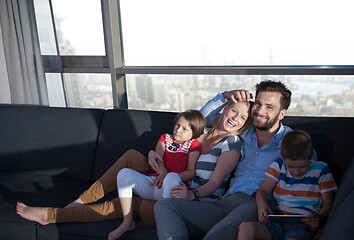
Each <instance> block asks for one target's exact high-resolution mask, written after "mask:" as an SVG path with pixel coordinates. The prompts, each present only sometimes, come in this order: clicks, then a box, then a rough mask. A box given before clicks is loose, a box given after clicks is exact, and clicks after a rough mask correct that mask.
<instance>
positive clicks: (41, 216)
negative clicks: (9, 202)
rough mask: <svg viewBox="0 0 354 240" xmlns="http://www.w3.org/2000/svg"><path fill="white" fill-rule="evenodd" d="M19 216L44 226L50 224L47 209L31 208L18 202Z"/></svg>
mask: <svg viewBox="0 0 354 240" xmlns="http://www.w3.org/2000/svg"><path fill="white" fill-rule="evenodd" d="M16 211H17V214H19V215H20V216H21V217H23V218H25V219H27V220H31V221H35V222H38V223H40V224H42V225H47V224H48V208H47V207H29V206H27V205H25V204H24V203H21V202H17V205H16Z"/></svg>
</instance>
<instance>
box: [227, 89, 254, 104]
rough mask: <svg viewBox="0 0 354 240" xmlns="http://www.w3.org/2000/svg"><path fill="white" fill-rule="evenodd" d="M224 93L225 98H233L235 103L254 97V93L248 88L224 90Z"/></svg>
mask: <svg viewBox="0 0 354 240" xmlns="http://www.w3.org/2000/svg"><path fill="white" fill-rule="evenodd" d="M222 95H223V97H224V98H225V99H227V100H232V101H233V102H235V103H237V102H239V101H250V100H251V99H252V98H253V96H252V93H250V92H249V91H246V90H231V91H228V92H224V93H223V94H222Z"/></svg>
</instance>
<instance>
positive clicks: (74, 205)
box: [65, 198, 84, 208]
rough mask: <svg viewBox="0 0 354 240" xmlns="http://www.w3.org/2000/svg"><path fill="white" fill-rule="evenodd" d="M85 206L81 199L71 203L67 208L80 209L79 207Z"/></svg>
mask: <svg viewBox="0 0 354 240" xmlns="http://www.w3.org/2000/svg"><path fill="white" fill-rule="evenodd" d="M83 204H84V202H83V201H82V200H81V199H80V198H78V199H76V200H75V201H73V202H71V203H69V204H68V205H66V207H65V208H71V207H79V206H81V205H83Z"/></svg>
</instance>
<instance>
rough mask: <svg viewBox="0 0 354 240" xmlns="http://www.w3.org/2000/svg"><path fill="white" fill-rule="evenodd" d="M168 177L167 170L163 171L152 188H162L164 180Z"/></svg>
mask: <svg viewBox="0 0 354 240" xmlns="http://www.w3.org/2000/svg"><path fill="white" fill-rule="evenodd" d="M166 175H167V171H166V169H163V170H162V169H161V170H160V173H159V175H158V176H157V177H156V178H155V180H154V182H153V183H152V186H157V188H161V187H162V184H163V180H164V179H165V177H166Z"/></svg>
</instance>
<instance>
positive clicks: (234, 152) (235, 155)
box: [171, 101, 251, 201]
mask: <svg viewBox="0 0 354 240" xmlns="http://www.w3.org/2000/svg"><path fill="white" fill-rule="evenodd" d="M250 109H251V107H250V103H249V102H237V103H234V102H232V101H230V102H229V103H228V104H227V105H226V106H225V107H224V110H223V113H222V114H221V115H220V116H219V117H217V118H216V119H215V121H214V124H213V126H212V128H211V129H210V130H209V131H208V132H207V133H205V134H204V135H202V136H201V137H199V138H198V140H199V142H200V144H201V146H202V154H201V156H200V157H199V159H198V162H197V166H196V176H195V177H194V178H193V181H192V184H191V186H190V189H189V190H188V189H187V187H186V186H185V185H184V184H183V182H180V186H176V187H174V188H172V189H171V195H172V196H173V197H176V198H182V199H186V200H200V201H213V200H214V199H217V198H218V197H220V196H221V195H222V194H224V191H225V187H226V185H227V180H228V177H229V175H230V173H231V172H232V171H233V170H234V168H235V167H236V164H237V163H238V160H239V159H240V151H241V139H240V138H239V137H238V135H240V134H242V133H244V132H245V131H246V130H247V128H248V127H249V126H250V124H251V118H250V117H249V113H250Z"/></svg>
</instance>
